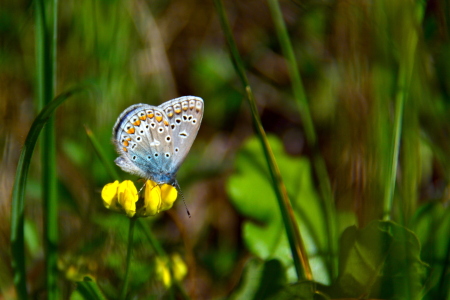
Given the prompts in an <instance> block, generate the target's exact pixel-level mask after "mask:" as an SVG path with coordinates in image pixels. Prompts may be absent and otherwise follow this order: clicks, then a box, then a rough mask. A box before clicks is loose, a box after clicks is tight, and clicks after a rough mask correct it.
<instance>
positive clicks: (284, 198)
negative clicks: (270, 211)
mask: <svg viewBox="0 0 450 300" xmlns="http://www.w3.org/2000/svg"><path fill="white" fill-rule="evenodd" d="M214 4H215V5H216V10H217V12H218V14H219V18H220V22H221V25H222V28H223V31H224V34H225V38H226V40H227V42H228V46H229V49H230V52H231V57H232V62H233V65H234V67H235V70H236V72H237V73H238V75H239V77H240V78H241V81H242V83H243V85H244V88H245V91H246V94H247V100H248V102H249V105H250V109H251V112H252V118H253V125H254V127H255V130H256V133H257V134H258V137H259V138H260V142H261V145H262V148H263V150H264V155H265V158H266V161H267V164H268V166H269V171H270V175H271V178H272V181H273V186H274V190H275V194H276V196H277V200H278V205H279V207H280V211H281V216H282V219H283V223H284V226H285V230H286V235H287V237H288V241H289V245H290V248H291V253H292V257H293V260H294V266H295V270H296V272H297V277H298V279H299V280H312V279H313V276H312V272H311V267H310V265H309V261H308V256H307V253H306V250H305V246H304V243H303V240H302V237H301V235H300V231H299V227H298V224H297V221H296V219H295V216H294V212H293V209H292V206H291V203H290V201H289V198H288V195H287V191H286V187H285V186H284V183H283V180H282V178H281V173H280V170H279V168H278V165H277V163H276V161H275V157H274V155H273V152H272V149H271V147H270V144H269V142H268V140H267V137H266V133H265V131H264V128H263V126H262V123H261V120H260V118H259V114H258V109H257V107H256V102H255V99H254V96H253V93H252V90H251V87H250V84H249V81H248V79H247V75H246V73H245V69H244V65H243V63H242V60H241V57H240V55H239V51H238V50H237V47H236V43H235V41H234V38H233V35H232V33H231V29H230V25H229V24H228V19H227V17H226V15H225V9H224V7H223V3H222V1H221V0H214Z"/></svg>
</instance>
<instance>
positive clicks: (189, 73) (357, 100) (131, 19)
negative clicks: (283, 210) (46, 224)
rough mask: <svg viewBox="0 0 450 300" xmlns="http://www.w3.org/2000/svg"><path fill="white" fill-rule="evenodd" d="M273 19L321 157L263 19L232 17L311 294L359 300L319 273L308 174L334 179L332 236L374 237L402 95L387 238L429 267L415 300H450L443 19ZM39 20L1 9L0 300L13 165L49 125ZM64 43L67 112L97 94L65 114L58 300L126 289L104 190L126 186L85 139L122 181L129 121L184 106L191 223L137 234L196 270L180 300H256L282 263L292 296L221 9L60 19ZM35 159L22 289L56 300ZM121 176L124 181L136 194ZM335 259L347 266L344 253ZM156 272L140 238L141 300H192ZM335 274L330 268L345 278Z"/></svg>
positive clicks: (295, 15) (370, 4)
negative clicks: (251, 283)
mask: <svg viewBox="0 0 450 300" xmlns="http://www.w3.org/2000/svg"><path fill="white" fill-rule="evenodd" d="M279 3H280V6H281V8H282V12H283V16H284V20H285V22H286V26H287V29H288V33H289V36H290V38H291V42H292V44H293V48H294V51H295V55H296V58H297V62H298V66H299V72H300V75H301V77H302V80H303V85H304V88H305V93H306V96H307V99H308V101H309V109H310V111H311V114H312V118H313V122H314V125H315V128H316V132H317V137H318V145H317V147H310V145H309V144H308V142H307V140H306V138H305V134H304V123H303V121H302V118H301V117H300V114H299V111H298V107H297V105H296V103H295V102H294V100H293V93H292V84H291V80H290V77H289V72H288V67H289V66H288V64H287V63H286V60H285V59H284V57H283V53H282V51H281V48H280V44H279V41H278V38H277V35H276V31H275V27H274V23H273V19H272V15H271V13H270V11H269V7H268V5H267V3H266V2H265V1H231V0H229V1H224V7H225V10H226V13H227V15H228V19H229V22H230V26H231V28H232V33H233V36H234V38H235V40H236V43H237V46H238V49H239V52H240V54H241V56H242V59H243V62H244V65H245V69H246V72H247V76H248V77H249V81H250V85H251V87H252V90H253V93H254V95H255V99H256V102H257V105H258V110H259V114H260V116H261V119H262V124H263V126H264V128H265V130H266V132H267V133H268V134H269V136H270V138H269V140H270V142H271V145H272V147H273V150H274V153H275V157H276V159H277V161H278V163H279V165H280V169H281V174H282V176H283V179H284V181H285V184H286V187H287V190H288V194H289V197H290V199H291V202H292V203H293V204H292V205H293V207H294V210H295V216H296V218H297V220H298V222H299V224H300V227H299V228H300V232H301V234H302V236H303V239H304V242H305V246H306V249H307V251H308V254H309V256H310V263H311V265H312V269H313V274H314V279H315V281H317V282H319V283H320V284H321V285H324V286H325V287H324V289H323V290H324V291H325V292H324V293H327V292H328V293H329V295H330V297H331V298H337V297H348V298H350V297H355V298H356V297H358V296H361V294H358V293H356V294H352V292H349V291H347V290H345V288H343V286H345V284H342V280H343V279H342V274H343V273H342V272H344V273H345V270H343V269H342V266H343V265H342V260H340V264H339V266H340V267H339V275H340V277H336V276H335V275H333V274H332V273H331V271H330V269H329V266H328V267H327V266H326V259H325V257H326V256H327V255H329V253H328V254H327V253H325V252H326V251H327V250H326V247H327V246H326V244H327V233H326V228H325V227H326V225H324V224H326V223H327V222H330V220H327V216H326V214H325V212H324V210H323V206H321V204H320V203H321V202H320V197H321V196H320V192H319V181H320V175H318V174H317V173H316V172H315V171H314V170H313V168H312V167H311V164H312V159H313V157H314V156H315V155H320V156H321V157H323V159H324V161H325V164H326V170H327V171H328V175H329V178H330V183H331V188H332V194H333V198H334V199H333V201H334V207H335V208H336V209H335V211H333V213H334V215H335V218H336V223H334V224H333V225H332V226H333V228H334V229H335V230H336V232H337V234H338V235H339V236H340V235H341V233H342V232H343V231H344V229H345V228H347V227H348V226H352V225H356V226H357V227H358V228H365V227H366V226H367V225H369V224H373V223H371V221H374V220H379V219H381V218H382V213H383V198H384V197H385V193H386V189H387V187H386V184H387V179H386V178H388V176H389V175H388V173H389V170H390V167H391V165H392V153H391V149H392V144H393V142H392V141H393V137H394V131H393V129H394V125H395V124H394V123H395V122H394V120H395V114H396V112H397V111H398V107H396V99H397V97H399V95H401V96H403V97H404V106H403V120H402V123H401V129H402V131H401V142H400V152H399V158H398V169H397V170H396V171H397V172H396V175H395V179H396V187H395V192H394V197H393V206H392V220H393V221H395V222H396V223H397V224H400V225H401V226H404V227H406V228H408V229H410V230H411V234H413V236H414V238H411V239H416V237H417V239H418V241H420V244H421V247H422V248H421V250H419V249H417V253H414V254H411V255H412V256H414V257H415V258H417V259H418V255H419V251H420V258H421V260H422V262H423V263H425V264H426V271H423V272H422V271H420V273H421V274H422V273H423V274H422V275H423V276H422V277H421V279H420V280H419V281H420V282H421V284H420V288H419V289H418V290H420V292H418V294H420V295H421V296H420V297H424V298H427V297H428V298H427V299H449V298H448V297H450V295H449V292H448V284H450V281H449V277H450V242H449V241H450V239H449V237H450V221H449V220H450V210H449V200H450V193H449V184H448V183H449V179H450V173H449V171H450V156H449V155H448V153H450V114H449V112H450V81H449V80H450V76H449V75H450V73H449V72H450V64H449V63H450V36H449V30H450V2H449V1H447V0H441V1H434V0H429V1H425V0H424V1H418V0H416V1H412V0H411V1H409V0H399V1H389V0H381V1H362V0H305V1H302V0H293V1H287V0H283V1H280V2H279ZM35 17H36V16H35V6H34V2H33V1H24V0H14V1H12V0H10V1H8V0H6V1H5V0H3V1H2V2H1V3H0V116H1V117H0V149H1V156H0V157H1V162H0V166H1V171H0V186H1V188H0V299H16V292H15V289H14V285H13V270H12V267H11V263H10V261H11V259H10V255H11V248H10V221H11V193H12V187H13V183H14V176H15V172H16V167H17V163H18V159H19V155H20V151H21V149H22V146H23V143H24V141H25V138H26V136H27V133H28V131H29V129H30V126H31V124H32V122H33V120H34V118H35V117H36V116H37V114H38V113H39V110H38V108H37V107H38V104H37V100H36V93H37V87H36V85H37V81H38V80H37V76H38V74H37V71H36V70H37V68H36V65H37V58H36V57H37V56H36V38H37V34H36V30H37V29H36V26H35ZM57 31H58V38H57V54H56V86H55V90H56V95H58V94H60V93H62V92H64V91H66V90H68V89H69V88H72V87H74V86H78V85H89V86H90V89H89V90H88V91H87V92H85V93H79V94H76V95H74V96H73V97H72V98H71V99H68V100H67V101H66V102H65V103H64V104H63V105H61V106H60V107H59V108H58V109H57V111H56V114H55V116H56V121H55V122H56V126H55V128H56V162H57V178H58V183H57V184H58V196H57V201H58V224H59V226H58V235H59V245H58V274H59V279H58V289H59V290H60V297H61V299H68V298H69V296H70V295H71V294H72V292H73V290H74V289H75V288H76V284H75V282H76V281H79V280H82V279H83V277H84V276H86V275H89V276H91V277H92V278H94V279H95V281H96V282H97V283H98V285H99V287H100V289H101V290H102V291H103V293H104V294H105V296H106V297H107V298H111V299H114V297H115V295H117V293H118V286H119V285H120V282H121V281H122V279H123V269H124V261H125V258H124V257H125V253H126V242H127V228H128V223H127V222H128V220H127V218H126V217H125V216H123V215H119V214H115V213H113V212H111V211H108V210H106V209H105V208H104V207H103V205H102V200H101V197H100V192H101V189H102V187H103V186H104V185H105V184H107V183H109V182H112V181H113V180H115V179H116V178H111V176H110V175H109V174H108V172H107V169H106V168H105V166H104V164H103V163H102V161H101V160H100V158H99V157H98V155H97V153H96V151H95V150H94V148H93V146H92V145H91V143H90V141H89V138H88V136H87V134H86V129H85V128H89V129H90V130H92V132H93V134H94V135H95V137H96V138H97V139H98V140H99V142H100V145H101V147H102V150H103V151H104V152H105V153H106V155H107V157H108V159H109V160H110V161H111V163H112V162H113V160H114V159H115V158H116V157H117V154H116V153H115V151H114V147H113V145H112V142H111V139H112V127H113V125H114V123H115V122H116V118H117V117H118V116H119V114H120V113H121V112H122V111H123V110H124V109H125V108H126V107H128V106H130V105H132V104H136V103H147V104H151V105H159V104H161V103H163V102H165V101H167V100H170V99H172V98H175V97H178V96H183V95H195V96H199V97H202V98H203V99H204V101H205V112H204V118H203V122H202V125H201V128H200V131H199V133H198V136H197V139H196V141H195V142H194V145H193V147H192V149H191V151H190V153H189V155H188V157H187V159H186V161H185V162H184V164H183V165H182V167H181V169H180V171H179V173H178V177H177V178H178V181H179V183H180V186H181V188H182V191H183V194H184V197H185V199H186V204H187V206H188V208H189V211H190V212H191V214H192V218H188V216H187V214H186V210H185V208H184V206H183V204H182V203H181V201H180V199H179V200H178V201H177V202H176V204H175V206H174V208H173V209H172V210H170V211H168V212H165V213H162V214H160V215H158V216H156V217H150V218H147V219H145V220H144V223H143V224H145V225H146V226H148V228H151V231H152V233H153V235H154V237H155V238H156V239H157V240H158V241H159V243H160V244H161V246H162V247H163V248H164V251H165V252H166V253H167V254H169V255H170V254H173V253H178V254H179V255H181V257H182V258H183V260H184V261H185V262H186V265H187V268H188V274H187V276H186V278H185V279H184V280H183V281H182V282H181V283H180V286H181V288H180V289H181V290H184V291H185V292H184V296H183V297H190V298H192V299H222V298H223V299H226V298H228V297H234V298H235V299H258V293H257V291H260V290H258V288H254V289H253V290H252V289H251V288H248V289H250V290H251V291H253V292H252V293H251V294H252V296H251V297H250V296H248V295H249V294H246V293H245V291H248V290H246V289H245V287H248V285H246V282H245V280H242V278H245V274H247V275H248V274H249V273H248V272H250V271H251V270H258V269H257V268H256V269H252V265H251V264H252V263H254V260H252V259H255V258H256V259H257V260H258V261H259V262H261V261H269V262H270V260H271V259H277V262H281V266H282V267H280V268H281V269H282V270H283V271H277V272H280V274H284V275H283V276H285V277H286V279H285V281H283V284H287V283H289V282H291V283H292V282H295V279H296V277H295V272H294V270H293V268H292V258H291V256H290V255H291V254H290V251H289V247H288V246H287V241H286V238H285V236H284V235H283V234H282V233H283V229H282V225H281V221H280V214H279V208H278V206H277V205H276V200H275V194H274V192H273V189H272V187H271V185H272V183H271V181H270V176H269V175H268V171H267V167H266V165H265V163H264V157H263V154H262V152H261V151H262V150H261V149H260V146H259V143H258V142H257V141H256V139H255V137H254V135H255V134H254V130H253V127H252V118H251V113H250V109H249V107H248V104H247V102H246V95H245V91H244V89H243V87H242V83H241V82H240V80H239V77H238V76H237V74H236V72H235V70H234V68H233V63H232V61H231V59H230V56H229V51H228V46H227V44H226V41H225V38H224V34H223V29H222V28H221V25H220V22H219V17H218V14H217V11H216V8H215V6H214V3H213V2H212V1H204V0H183V1H179V0H178V1H177V0H175V1H170V0H167V1H146V0H77V1H70V0H69V1H60V3H59V4H58V25H57ZM411 36H412V37H413V38H412V40H414V38H416V43H411ZM402 68H404V69H402ZM402 70H406V71H405V72H406V80H405V81H402V80H401V78H403V77H402V76H403V75H404V74H403V73H402V72H403V71H402ZM402 74H403V75H402ZM41 151H42V148H41V145H40V144H38V146H37V148H36V150H35V152H34V155H33V159H32V162H31V167H30V173H29V177H28V183H27V189H26V196H25V197H26V198H25V199H26V205H25V247H26V249H25V250H26V257H27V260H26V267H27V281H28V293H29V295H31V296H32V298H33V299H41V298H45V296H46V290H45V285H44V280H43V277H42V274H43V272H44V259H45V256H44V253H43V242H42V235H43V225H42V218H43V211H42V205H41V203H42V196H41V195H42V174H41V170H42V166H41V161H40V159H39V158H40V157H41V155H42V153H41ZM116 170H117V171H118V172H119V174H120V176H121V177H122V179H125V178H126V179H133V180H136V179H137V178H135V177H132V176H131V175H128V174H125V173H123V172H122V171H121V170H119V169H118V168H117V169H116ZM367 228H369V229H370V228H371V227H370V225H369V227H367ZM369 229H368V230H369ZM280 234H281V235H280ZM371 234H373V233H371ZM334 242H336V243H337V242H338V241H337V240H336V241H334ZM341 242H342V241H341ZM344 243H345V242H344ZM413 243H414V245H415V243H416V242H413ZM341 245H342V244H341ZM340 250H341V252H340V253H341V255H342V246H341V248H340ZM156 256H158V255H157V254H156V253H155V251H154V250H153V249H152V248H151V247H150V246H149V240H148V237H147V236H146V234H145V231H144V230H142V229H141V230H138V231H137V232H136V234H135V244H134V248H133V258H132V259H133V264H132V270H131V282H130V290H131V291H132V292H131V293H132V295H133V297H134V298H133V299H161V298H163V299H165V298H168V299H170V298H171V297H172V298H173V299H175V298H183V297H181V296H180V294H181V295H183V293H182V292H177V291H175V292H173V293H168V292H167V290H166V288H165V287H164V285H163V284H162V283H161V282H160V281H159V280H157V279H155V266H154V258H155V257H156ZM337 256H338V254H336V253H335V254H334V255H332V257H334V258H333V259H335V260H337V259H338V258H337ZM394 264H395V263H394ZM424 268H425V267H424ZM275 269H277V268H275ZM244 270H246V271H244ZM249 270H250V271H249ZM277 270H278V269H277ZM256 272H257V273H260V274H262V273H263V271H256ZM274 272H275V271H274ZM352 272H353V271H352ZM261 276H262V275H261ZM283 276H282V277H283ZM250 277H251V276H250ZM337 278H340V279H341V281H339V279H337ZM261 282H263V281H261ZM327 286H329V287H331V288H330V289H328V290H327V288H326V287H327ZM255 289H256V290H255ZM336 291H337V292H336ZM372 291H373V290H372ZM249 293H250V292H249ZM361 293H363V292H361ZM363 294H364V293H363ZM149 295H151V296H149ZM246 295H247V296H246ZM367 297H369V298H370V297H373V298H383V299H394V298H395V296H392V295H391V294H390V293H387V292H386V286H384V288H383V284H382V283H381V288H379V289H378V293H377V292H373V293H371V294H370V295H369V296H367ZM418 297H419V296H418ZM286 299H288V298H286ZM395 299H397V298H395ZM411 299H413V297H411Z"/></svg>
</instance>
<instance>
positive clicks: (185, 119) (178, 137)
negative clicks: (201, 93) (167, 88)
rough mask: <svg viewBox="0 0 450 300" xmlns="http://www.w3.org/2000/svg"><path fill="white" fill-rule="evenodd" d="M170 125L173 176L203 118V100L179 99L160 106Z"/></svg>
mask: <svg viewBox="0 0 450 300" xmlns="http://www.w3.org/2000/svg"><path fill="white" fill-rule="evenodd" d="M158 107H159V108H161V110H163V111H164V113H165V114H166V116H167V118H168V121H169V123H170V129H171V134H172V139H173V157H172V160H171V164H172V165H171V167H170V169H171V171H172V173H173V174H175V173H176V172H177V171H178V169H179V167H180V165H181V164H182V163H183V161H184V159H185V158H186V155H187V154H188V153H189V150H190V149H191V146H192V144H193V143H194V140H195V137H196V136H197V132H198V130H199V128H200V124H201V122H202V118H203V108H204V103H203V99H202V98H199V97H195V96H184V97H179V98H176V99H173V100H170V101H167V102H165V103H163V104H161V105H160V106H158Z"/></svg>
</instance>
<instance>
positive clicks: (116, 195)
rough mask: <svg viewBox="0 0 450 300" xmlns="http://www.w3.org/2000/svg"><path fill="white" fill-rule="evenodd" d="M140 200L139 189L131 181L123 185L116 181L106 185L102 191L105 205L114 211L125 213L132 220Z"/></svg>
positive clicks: (126, 181)
mask: <svg viewBox="0 0 450 300" xmlns="http://www.w3.org/2000/svg"><path fill="white" fill-rule="evenodd" d="M138 198H139V196H138V192H137V189H136V187H135V186H134V183H133V182H131V181H130V180H125V181H124V182H122V183H119V181H117V180H116V181H114V182H113V183H108V184H107V185H105V186H104V187H103V190H102V199H103V205H105V207H106V208H108V209H111V210H114V211H119V212H125V213H126V214H127V216H128V217H130V218H131V217H133V216H134V215H135V213H136V201H137V200H138Z"/></svg>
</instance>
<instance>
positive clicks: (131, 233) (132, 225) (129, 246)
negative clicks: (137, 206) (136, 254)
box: [119, 218, 137, 300]
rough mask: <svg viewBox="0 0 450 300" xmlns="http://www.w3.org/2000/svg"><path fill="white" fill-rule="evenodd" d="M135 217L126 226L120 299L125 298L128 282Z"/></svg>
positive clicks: (123, 299)
mask: <svg viewBox="0 0 450 300" xmlns="http://www.w3.org/2000/svg"><path fill="white" fill-rule="evenodd" d="M136 220H137V218H131V219H130V226H129V227H128V246H127V258H126V265H125V278H124V281H123V284H122V290H121V291H120V298H119V299H120V300H125V299H126V297H127V290H128V282H129V279H130V276H129V275H130V265H131V251H132V250H133V234H134V225H135V224H136Z"/></svg>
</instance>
